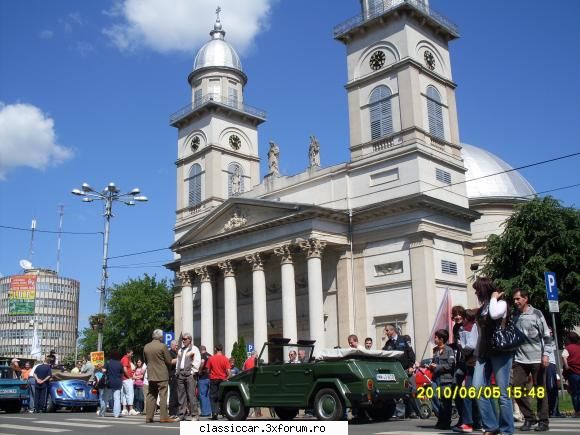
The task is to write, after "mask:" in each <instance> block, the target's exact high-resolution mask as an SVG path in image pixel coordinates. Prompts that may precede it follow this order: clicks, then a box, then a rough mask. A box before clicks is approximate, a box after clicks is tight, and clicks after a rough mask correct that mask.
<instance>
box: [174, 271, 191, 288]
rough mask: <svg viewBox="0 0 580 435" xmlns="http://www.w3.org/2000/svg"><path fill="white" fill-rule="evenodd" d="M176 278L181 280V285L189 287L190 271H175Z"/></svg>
mask: <svg viewBox="0 0 580 435" xmlns="http://www.w3.org/2000/svg"><path fill="white" fill-rule="evenodd" d="M175 276H177V279H179V281H181V287H191V281H192V278H193V277H192V276H191V273H190V272H177V273H176V274H175Z"/></svg>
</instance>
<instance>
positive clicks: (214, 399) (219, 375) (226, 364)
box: [206, 344, 230, 420]
mask: <svg viewBox="0 0 580 435" xmlns="http://www.w3.org/2000/svg"><path fill="white" fill-rule="evenodd" d="M223 350H224V347H223V346H222V345H221V344H216V345H215V347H214V349H213V351H214V352H213V356H212V357H211V358H210V359H208V360H207V364H206V368H207V370H208V371H209V382H210V385H209V397H210V400H211V419H212V420H217V418H218V414H219V413H220V403H219V390H220V384H221V383H222V382H223V381H225V380H226V379H228V378H229V377H230V360H229V359H228V358H227V357H226V356H225V355H224V354H223Z"/></svg>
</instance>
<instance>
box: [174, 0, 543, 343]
mask: <svg viewBox="0 0 580 435" xmlns="http://www.w3.org/2000/svg"><path fill="white" fill-rule="evenodd" d="M334 33H335V39H336V40H338V41H340V42H342V43H343V44H344V45H345V47H346V61H347V70H348V80H347V83H346V91H347V96H348V112H349V131H350V159H349V161H347V162H344V163H341V164H338V165H334V166H331V167H320V159H319V154H320V152H324V149H322V150H321V149H320V148H321V146H320V145H319V144H318V142H317V141H316V138H314V137H312V138H311V144H310V152H309V155H310V166H309V167H308V168H306V170H305V171H304V172H302V173H300V174H297V175H294V176H284V175H282V174H280V172H279V169H278V166H279V161H278V160H279V151H280V150H279V147H278V145H277V144H275V143H273V142H271V143H270V148H269V150H268V155H267V158H268V167H269V172H268V174H266V175H265V176H264V177H263V178H262V177H261V176H260V165H259V163H260V156H259V153H258V126H259V125H260V124H261V123H263V122H265V120H266V115H265V113H264V112H262V111H260V110H258V109H255V108H253V107H251V106H248V105H246V104H245V101H244V86H245V84H246V82H247V77H246V75H245V73H244V72H243V69H242V64H241V62H240V58H239V55H238V54H237V52H236V50H235V48H234V47H232V46H231V45H230V44H229V43H228V42H227V41H226V39H225V31H224V29H223V27H222V24H221V22H220V19H219V15H218V18H217V21H216V23H215V25H214V29H213V30H212V31H211V32H210V35H211V39H210V41H209V42H208V43H207V44H205V45H204V46H203V47H202V48H201V49H200V50H199V52H198V54H197V56H196V58H195V62H194V66H193V71H192V72H191V73H190V74H189V77H188V81H189V83H190V85H191V90H192V91H191V92H192V94H191V97H192V102H191V104H189V105H188V106H187V107H185V108H183V109H182V110H180V111H179V112H177V113H175V114H174V115H172V117H171V121H170V122H171V125H172V126H174V127H175V128H176V129H177V130H178V141H177V153H178V157H177V177H176V185H177V210H176V223H175V227H174V232H175V242H174V244H173V246H172V249H173V251H174V254H175V259H174V261H173V262H172V263H171V264H170V265H168V267H169V268H170V269H171V270H174V271H175V273H176V276H177V278H178V279H179V281H178V282H179V283H180V287H178V288H176V291H175V297H174V302H175V304H174V308H175V332H176V334H177V335H178V334H179V333H180V332H181V331H185V330H187V331H192V332H193V335H194V340H195V342H196V343H197V344H203V345H205V346H207V348H208V350H210V351H211V349H212V348H213V345H214V344H217V343H223V344H224V346H225V350H226V353H227V354H229V353H230V352H231V349H232V346H233V344H234V342H235V341H236V340H237V339H238V337H240V336H243V337H244V338H245V341H246V343H253V344H255V345H256V346H261V344H262V343H263V342H264V341H265V340H266V339H267V338H271V337H288V338H291V339H293V340H295V339H313V340H316V342H317V347H318V348H319V349H320V348H322V347H334V346H338V345H341V346H346V345H347V342H346V339H347V336H348V335H349V334H351V333H355V334H357V335H359V337H363V338H364V337H366V336H370V337H372V338H373V339H374V341H375V343H377V346H378V347H382V344H381V343H382V341H381V340H382V339H383V328H384V325H385V324H386V323H397V324H398V325H399V326H400V327H401V329H402V331H403V333H404V334H409V335H410V336H411V337H412V339H413V344H414V347H416V348H417V349H422V348H423V347H424V346H425V344H426V342H427V340H428V334H429V332H430V330H431V326H432V324H433V322H434V320H435V316H436V311H437V308H438V306H439V302H440V300H441V298H442V297H443V294H444V292H445V291H446V289H449V291H450V294H451V298H452V300H453V303H457V304H463V305H466V306H475V300H474V297H473V292H472V290H471V288H470V286H469V285H468V282H469V280H470V275H471V274H472V272H470V266H471V265H472V264H474V263H480V262H481V261H482V259H483V255H484V253H485V239H486V237H487V236H488V235H489V234H491V233H497V232H499V231H500V228H501V222H503V220H505V218H506V217H508V216H509V214H510V213H511V212H512V210H513V206H514V204H516V203H518V202H520V201H524V200H526V198H530V197H531V195H533V194H534V191H533V189H532V187H531V186H530V185H529V183H528V182H527V181H526V180H525V179H524V178H523V177H522V176H521V175H520V174H518V173H517V172H515V171H513V172H507V173H505V170H506V169H509V168H510V166H509V165H508V164H507V163H505V162H503V161H502V160H501V159H499V158H498V157H496V156H494V155H493V154H491V153H489V152H487V151H485V150H483V149H481V148H477V147H474V146H471V145H466V144H462V143H461V141H460V138H459V128H458V120H457V107H456V102H455V87H456V84H455V82H454V81H453V79H452V74H451V62H450V54H449V46H448V43H449V42H450V41H452V40H453V39H456V38H457V37H458V36H459V33H458V30H457V28H456V27H455V25H453V24H452V23H450V22H449V21H448V20H447V19H445V18H444V17H442V16H441V15H439V14H437V13H435V12H434V11H433V10H432V9H430V7H429V5H428V1H427V0H423V1H421V0H379V1H377V0H363V1H361V14H360V15H359V16H357V17H354V18H353V19H351V20H349V21H347V22H345V23H344V24H342V25H339V26H337V27H336V28H335V31H334ZM337 91H338V90H337ZM322 148H323V147H322ZM495 173H500V174H499V175H496V176H489V175H491V174H495ZM482 177H483V178H482ZM466 180H472V181H467V182H466Z"/></svg>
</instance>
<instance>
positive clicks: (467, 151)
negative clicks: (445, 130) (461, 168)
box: [461, 144, 536, 199]
mask: <svg viewBox="0 0 580 435" xmlns="http://www.w3.org/2000/svg"><path fill="white" fill-rule="evenodd" d="M461 146H462V150H461V154H462V155H463V160H464V163H465V167H466V168H467V172H466V173H465V179H466V180H473V179H475V178H479V179H477V180H473V181H467V183H466V187H467V197H468V198H469V199H482V198H527V199H531V197H532V196H533V195H534V194H535V193H536V191H535V190H534V188H533V187H532V186H531V184H530V183H528V181H527V180H526V179H525V178H524V177H523V176H522V175H521V174H520V173H519V172H518V171H513V170H512V171H511V172H504V171H509V170H511V169H513V168H512V167H511V166H510V165H508V164H507V163H506V162H504V161H503V160H502V159H500V158H499V157H498V156H496V155H495V154H492V153H490V152H489V151H486V150H484V149H482V148H478V147H475V146H473V145H468V144H461ZM498 172H503V173H502V174H499V175H494V176H493V177H486V178H480V177H484V176H486V175H491V174H496V173H498Z"/></svg>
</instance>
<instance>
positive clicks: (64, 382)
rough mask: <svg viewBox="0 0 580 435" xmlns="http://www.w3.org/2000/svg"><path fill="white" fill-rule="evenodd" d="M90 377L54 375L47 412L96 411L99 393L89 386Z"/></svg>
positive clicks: (64, 374) (65, 374)
mask: <svg viewBox="0 0 580 435" xmlns="http://www.w3.org/2000/svg"><path fill="white" fill-rule="evenodd" d="M89 378H90V375H77V374H71V373H53V375H52V378H51V381H50V385H49V394H48V398H47V402H46V410H47V411H48V412H55V411H56V410H58V409H60V408H70V409H80V410H82V411H93V412H94V411H96V410H97V407H98V406H99V392H98V391H97V390H96V389H94V388H93V386H92V385H89V384H88V380H89Z"/></svg>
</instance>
